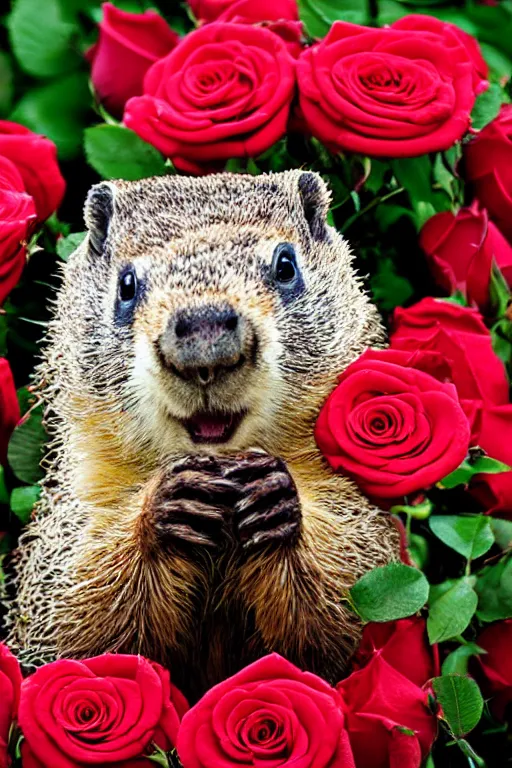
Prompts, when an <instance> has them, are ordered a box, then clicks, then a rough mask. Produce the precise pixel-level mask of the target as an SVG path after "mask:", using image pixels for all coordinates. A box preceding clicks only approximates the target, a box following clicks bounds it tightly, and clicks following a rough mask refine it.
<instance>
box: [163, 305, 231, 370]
mask: <svg viewBox="0 0 512 768" xmlns="http://www.w3.org/2000/svg"><path fill="white" fill-rule="evenodd" d="M243 326H244V323H243V320H242V318H241V317H240V316H239V315H238V313H237V312H236V311H235V310H234V309H233V307H230V306H228V305H224V306H220V307H218V306H213V305H208V306H204V307H199V308H194V309H185V310H179V311H178V312H176V314H175V315H173V316H172V317H171V318H170V319H169V322H168V324H167V328H166V330H165V331H164V333H163V334H162V335H161V336H160V338H159V340H158V345H159V350H160V356H161V359H162V360H163V362H164V364H165V365H166V366H167V367H168V368H169V369H170V370H171V371H172V372H173V373H175V374H176V375H178V376H180V377H181V378H184V379H187V380H191V381H195V382H196V383H199V384H201V385H206V384H211V383H212V382H213V381H215V379H216V378H217V377H218V376H219V375H220V374H221V373H229V372H230V371H233V370H235V369H237V368H239V367H241V366H242V365H243V364H244V362H245V356H244V355H243V354H242V346H243V336H244V328H243Z"/></svg>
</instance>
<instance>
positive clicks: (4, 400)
mask: <svg viewBox="0 0 512 768" xmlns="http://www.w3.org/2000/svg"><path fill="white" fill-rule="evenodd" d="M0 271H1V265H0ZM0 286H1V283H0ZM19 420H20V407H19V405H18V398H17V397H16V387H15V386H14V379H13V377H12V373H11V368H10V366H9V363H8V362H7V360H5V359H4V358H3V357H0V464H5V462H6V461H7V445H8V444H9V438H10V436H11V433H12V431H13V429H14V427H15V426H16V424H17V423H18V421H19ZM0 647H1V646H0Z"/></svg>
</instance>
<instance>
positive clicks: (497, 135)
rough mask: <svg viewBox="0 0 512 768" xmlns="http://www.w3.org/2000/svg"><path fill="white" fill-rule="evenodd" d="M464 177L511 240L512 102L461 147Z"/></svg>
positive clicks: (503, 107)
mask: <svg viewBox="0 0 512 768" xmlns="http://www.w3.org/2000/svg"><path fill="white" fill-rule="evenodd" d="M464 154H465V158H466V178H467V180H468V181H469V182H471V184H472V186H473V189H474V192H475V194H476V196H477V198H478V199H479V201H480V203H481V204H482V205H483V206H484V207H485V208H487V211H488V213H489V216H490V217H491V219H492V220H493V221H494V222H495V224H496V225H497V226H498V227H499V229H500V230H501V232H503V234H504V235H505V236H506V237H507V238H508V240H509V241H510V242H512V104H504V105H503V106H502V107H501V110H500V113H499V115H498V117H497V118H496V119H495V120H493V121H492V122H490V123H489V124H488V125H486V126H485V128H483V129H482V130H481V131H480V133H479V134H478V136H476V138H474V139H473V140H472V141H471V142H469V143H468V144H467V145H466V146H465V153H464Z"/></svg>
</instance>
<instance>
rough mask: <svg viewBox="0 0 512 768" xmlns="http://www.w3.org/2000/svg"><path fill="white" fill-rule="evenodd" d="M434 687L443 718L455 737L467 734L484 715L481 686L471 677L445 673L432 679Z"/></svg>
mask: <svg viewBox="0 0 512 768" xmlns="http://www.w3.org/2000/svg"><path fill="white" fill-rule="evenodd" d="M432 687H433V689H434V693H435V695H436V698H437V701H438V703H439V704H440V706H441V710H442V715H441V717H442V719H443V720H445V722H446V723H447V724H448V727H449V729H450V731H451V732H452V733H453V735H454V736H455V737H457V738H458V737H460V736H465V735H466V733H469V732H470V731H472V730H473V728H474V727H475V725H477V724H478V722H479V721H480V718H481V717H482V712H483V708H484V700H483V698H482V694H481V693H480V688H479V687H478V685H477V684H476V683H475V681H474V680H473V679H472V678H470V677H465V676H463V675H443V676H442V677H435V678H434V679H433V680H432Z"/></svg>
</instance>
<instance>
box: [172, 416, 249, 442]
mask: <svg viewBox="0 0 512 768" xmlns="http://www.w3.org/2000/svg"><path fill="white" fill-rule="evenodd" d="M244 416H245V412H239V413H220V412H215V411H199V412H198V413H195V414H194V416H191V418H190V419H186V421H184V422H183V425H184V426H185V429H186V430H187V432H188V433H189V435H190V438H191V440H192V442H194V443H226V442H227V441H228V440H229V439H230V438H231V437H232V436H233V435H234V433H235V431H236V430H237V429H238V427H239V425H240V422H241V421H242V419H243V418H244Z"/></svg>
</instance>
